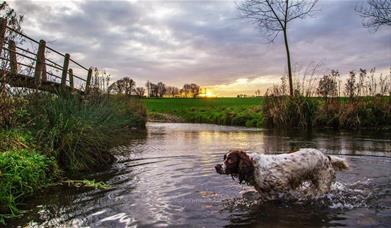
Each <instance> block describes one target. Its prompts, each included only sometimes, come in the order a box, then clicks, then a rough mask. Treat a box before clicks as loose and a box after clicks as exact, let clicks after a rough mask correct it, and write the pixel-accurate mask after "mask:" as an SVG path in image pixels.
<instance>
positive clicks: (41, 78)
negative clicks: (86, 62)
mask: <svg viewBox="0 0 391 228" xmlns="http://www.w3.org/2000/svg"><path fill="white" fill-rule="evenodd" d="M7 31H11V32H13V33H15V34H18V35H19V36H21V37H23V38H24V39H26V40H29V41H31V42H33V43H34V44H35V45H37V44H38V49H37V52H36V53H34V52H32V51H31V50H28V49H26V48H23V47H21V46H17V45H16V43H15V41H14V40H6V38H7V37H6V34H7ZM5 45H7V46H5ZM3 51H4V53H3V55H2V52H3ZM48 52H52V53H55V54H57V55H59V56H60V59H63V63H62V64H60V63H57V62H56V61H55V60H53V59H49V58H47V56H46V53H48ZM18 57H19V58H25V59H28V60H29V61H31V62H32V64H30V65H29V64H25V63H23V62H22V61H18ZM0 59H1V60H2V61H5V63H6V64H3V66H7V67H5V68H4V69H0V77H4V78H5V77H7V81H6V82H7V83H8V84H10V85H11V86H16V87H26V88H32V89H38V90H44V91H48V92H53V93H56V92H58V91H59V90H64V89H65V90H70V91H75V92H78V93H82V94H87V93H88V92H89V91H90V85H91V79H92V67H89V68H87V67H85V66H83V65H82V64H80V63H78V62H77V61H75V60H74V59H72V58H71V56H70V54H68V53H65V54H64V53H61V52H59V51H57V50H55V49H53V48H51V47H49V46H47V45H46V42H45V41H44V40H40V41H37V40H35V39H33V38H32V37H30V36H28V35H26V34H24V33H22V32H20V31H17V30H15V29H13V28H12V27H10V26H8V25H7V19H5V18H0ZM70 63H73V64H75V65H76V66H78V67H79V68H80V69H82V70H84V71H85V72H86V74H85V77H83V76H80V75H79V76H78V75H76V74H75V72H74V69H72V68H70V67H69V65H70ZM7 64H8V65H7ZM18 66H23V67H27V68H29V69H31V70H32V75H26V74H23V73H20V72H19V71H20V69H19V67H18ZM47 68H50V69H55V70H56V71H60V72H61V75H60V76H58V75H55V74H53V72H50V71H48V69H47ZM48 75H50V76H51V77H52V79H53V78H57V79H61V82H60V83H59V82H57V81H51V80H50V79H48ZM9 78H12V79H13V80H8V79H9ZM1 79H3V78H1ZM74 79H78V80H80V81H81V82H82V83H85V88H84V91H82V89H80V88H75V84H74Z"/></svg>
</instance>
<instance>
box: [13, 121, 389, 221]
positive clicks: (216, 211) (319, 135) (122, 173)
mask: <svg viewBox="0 0 391 228" xmlns="http://www.w3.org/2000/svg"><path fill="white" fill-rule="evenodd" d="M303 147H314V148H319V149H321V150H322V151H323V152H325V153H328V154H337V155H342V156H343V157H345V158H346V159H347V160H348V161H349V163H350V165H351V170H349V171H347V172H342V173H338V175H337V183H336V184H334V185H333V190H332V192H331V193H330V194H328V195H327V196H325V197H324V198H322V199H318V200H314V201H301V202H284V201H280V202H268V203H263V204H259V203H257V202H256V201H255V200H253V199H252V196H251V194H250V193H248V191H251V190H252V188H251V187H248V186H243V185H239V184H238V183H237V181H236V182H235V181H233V180H232V179H231V177H229V176H220V175H218V174H216V173H215V171H214V165H215V164H216V163H221V161H222V158H223V154H224V153H226V152H227V151H228V150H229V149H233V148H240V149H244V150H248V151H256V152H259V153H282V152H288V151H292V150H296V149H299V148H303ZM115 152H116V153H117V154H118V158H119V161H118V162H117V163H116V164H115V165H114V166H113V167H112V168H111V169H109V170H106V171H102V172H100V173H96V174H94V175H91V176H88V177H87V178H95V179H97V180H100V181H104V182H106V183H108V184H110V185H111V186H112V188H111V189H108V190H86V189H72V188H65V187H58V188H54V189H48V190H45V191H44V192H42V193H40V194H37V196H35V197H34V199H32V200H31V201H30V202H29V205H30V206H29V207H30V208H31V209H30V211H29V212H27V213H26V214H25V216H24V217H23V218H21V219H19V220H15V221H12V224H9V225H11V226H16V225H22V226H26V225H27V226H65V227H70V226H75V227H78V226H91V227H130V226H141V227H144V226H167V225H169V226H170V225H172V226H191V227H221V226H237V225H252V226H254V227H255V226H264V227H270V226H274V227H319V226H322V227H330V226H332V227H334V226H350V227H365V226H367V227H372V226H376V227H387V226H388V227H390V226H391V133H390V132H388V133H387V132H368V131H364V132H357V133H355V132H350V133H344V132H333V131H317V132H310V133H309V132H300V131H297V130H295V131H292V132H278V131H271V130H261V129H248V128H240V127H227V126H216V125H207V124H171V123H150V124H148V133H147V135H146V136H143V137H140V138H138V139H134V140H132V141H131V142H130V143H129V146H127V147H121V148H117V149H116V150H115Z"/></svg>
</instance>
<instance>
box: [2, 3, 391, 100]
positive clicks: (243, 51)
mask: <svg viewBox="0 0 391 228" xmlns="http://www.w3.org/2000/svg"><path fill="white" fill-rule="evenodd" d="M236 2H239V1H236ZM360 3H363V2H362V1H359V0H357V1H356V0H345V1H344V0H335V1H334V0H320V2H319V4H318V5H317V7H316V8H317V10H318V11H317V12H316V13H315V15H314V16H313V17H309V18H306V19H305V20H298V21H296V22H294V23H292V24H291V25H290V29H289V41H290V47H291V52H292V55H293V56H292V58H293V59H292V60H293V63H294V66H295V69H296V71H303V69H305V68H306V67H308V66H310V65H314V64H320V65H321V66H322V67H321V68H320V70H319V74H323V73H326V72H328V71H329V70H330V69H339V70H340V72H341V73H343V74H345V73H348V71H350V70H358V69H359V68H360V67H361V68H368V69H369V68H372V67H376V68H377V69H378V71H387V70H388V69H389V68H390V66H391V27H383V28H381V29H380V30H379V31H377V32H376V33H375V32H373V31H370V30H368V29H367V28H364V27H363V26H362V25H361V18H360V17H359V16H358V15H357V13H356V12H355V11H354V7H355V6H356V5H357V4H360ZM9 4H10V5H11V7H13V8H14V9H16V10H17V12H18V13H20V14H23V15H24V16H25V21H24V23H23V30H24V32H25V33H26V34H29V35H30V36H32V37H34V38H36V39H44V40H46V41H47V42H48V45H49V46H52V47H55V48H56V49H58V50H61V51H62V52H68V53H70V54H71V56H73V57H74V58H75V59H77V60H78V61H79V62H80V63H82V64H83V65H87V66H97V67H98V68H100V69H105V70H106V71H107V72H108V73H110V74H111V75H112V77H113V79H114V80H115V79H119V78H121V77H124V76H130V77H131V78H133V79H134V80H135V81H136V83H137V85H138V86H141V85H144V84H145V82H146V81H147V80H150V81H152V82H158V81H162V82H164V83H165V84H168V85H174V86H178V87H181V86H182V85H183V84H184V83H189V82H194V83H197V84H199V85H201V86H203V87H208V88H210V90H211V91H213V93H214V94H216V95H218V96H234V95H236V94H239V93H244V94H248V95H254V92H255V90H257V89H260V90H261V92H264V91H265V89H266V88H267V87H270V86H271V85H272V84H273V83H278V81H279V79H280V77H281V76H282V75H283V74H284V73H285V72H286V59H285V50H284V46H283V40H282V37H281V36H280V37H278V38H277V39H276V40H275V42H274V43H273V44H269V43H267V41H266V39H265V37H264V36H263V35H262V33H261V32H260V31H259V30H257V28H256V27H254V25H252V24H250V23H249V22H248V21H245V20H241V19H238V16H239V12H238V11H237V9H236V7H235V1H228V0H226V1H202V0H198V1H163V0H162V1H146V0H144V1H141V0H140V1H137V0H132V1H110V2H108V1H56V0H52V1H29V0H18V1H9Z"/></svg>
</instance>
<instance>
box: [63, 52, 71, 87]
mask: <svg viewBox="0 0 391 228" xmlns="http://www.w3.org/2000/svg"><path fill="white" fill-rule="evenodd" d="M69 58H70V55H69V54H68V53H66V54H65V58H64V66H63V68H62V77H61V86H62V87H65V86H66V85H67V74H68V67H69Z"/></svg>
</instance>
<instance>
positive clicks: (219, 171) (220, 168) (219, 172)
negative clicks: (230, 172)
mask: <svg viewBox="0 0 391 228" xmlns="http://www.w3.org/2000/svg"><path fill="white" fill-rule="evenodd" d="M215 169H216V172H217V173H218V174H224V169H223V165H221V164H217V165H216V166H215Z"/></svg>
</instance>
